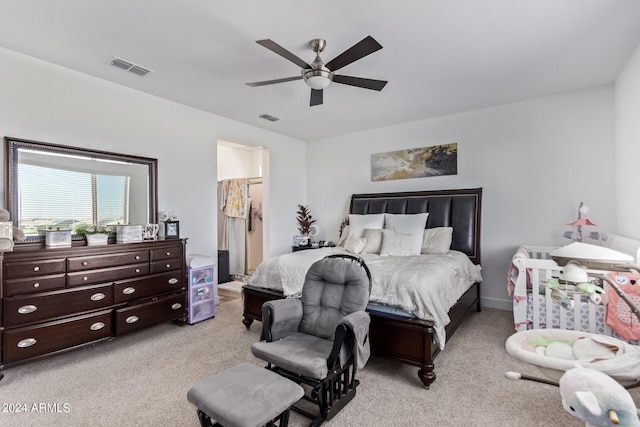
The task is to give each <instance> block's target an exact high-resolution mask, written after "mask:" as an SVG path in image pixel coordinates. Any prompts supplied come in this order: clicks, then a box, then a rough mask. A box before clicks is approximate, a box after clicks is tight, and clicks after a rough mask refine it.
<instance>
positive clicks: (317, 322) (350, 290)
mask: <svg viewBox="0 0 640 427" xmlns="http://www.w3.org/2000/svg"><path fill="white" fill-rule="evenodd" d="M301 300H302V309H303V316H302V321H301V322H300V332H303V333H307V334H310V335H315V336H317V337H320V338H325V339H329V340H333V337H334V334H335V331H336V326H337V325H338V322H339V321H340V319H342V318H343V317H344V316H346V315H348V314H351V313H353V312H355V311H360V310H364V309H365V308H366V307H367V303H368V302H369V277H368V276H367V273H366V271H365V270H364V268H362V266H361V265H360V264H358V263H357V262H354V261H352V260H350V259H347V258H323V259H321V260H320V261H317V262H315V263H313V265H312V266H311V267H310V268H309V270H308V271H307V275H306V277H305V283H304V286H303V288H302V297H301ZM327 354H328V353H327Z"/></svg>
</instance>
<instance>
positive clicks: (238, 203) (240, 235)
mask: <svg viewBox="0 0 640 427" xmlns="http://www.w3.org/2000/svg"><path fill="white" fill-rule="evenodd" d="M268 179H269V177H268V150H266V149H264V148H263V147H256V146H250V145H244V144H239V143H235V142H229V141H222V140H218V212H217V214H218V249H219V250H220V251H228V253H227V254H224V252H223V255H225V256H224V257H223V259H221V262H223V261H226V260H224V258H228V265H229V275H230V280H231V281H235V282H241V281H245V280H246V279H247V278H248V277H249V276H250V275H251V274H252V273H253V272H254V271H255V269H256V267H257V266H258V265H259V264H260V263H261V262H262V260H263V259H264V258H265V257H266V256H267V252H268V249H266V248H268V235H267V230H268V227H267V226H266V224H265V223H266V221H267V217H268V212H267V210H268V194H269V185H268ZM219 268H224V266H220V267H219Z"/></svg>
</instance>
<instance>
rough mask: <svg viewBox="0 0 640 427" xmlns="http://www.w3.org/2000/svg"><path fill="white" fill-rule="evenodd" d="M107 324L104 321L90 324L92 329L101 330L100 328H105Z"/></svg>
mask: <svg viewBox="0 0 640 427" xmlns="http://www.w3.org/2000/svg"><path fill="white" fill-rule="evenodd" d="M104 326H105V324H104V323H103V322H96V323H94V324H93V325H91V326H90V328H91V330H92V331H99V330H100V329H102V328H104Z"/></svg>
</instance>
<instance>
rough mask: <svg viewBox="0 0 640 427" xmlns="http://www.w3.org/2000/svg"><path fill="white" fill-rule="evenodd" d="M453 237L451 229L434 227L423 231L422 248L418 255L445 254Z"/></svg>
mask: <svg viewBox="0 0 640 427" xmlns="http://www.w3.org/2000/svg"><path fill="white" fill-rule="evenodd" d="M452 236H453V228H452V227H434V228H427V229H426V230H424V237H423V239H422V248H421V249H420V253H423V254H446V253H447V252H449V249H450V248H451V239H452Z"/></svg>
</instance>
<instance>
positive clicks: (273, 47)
mask: <svg viewBox="0 0 640 427" xmlns="http://www.w3.org/2000/svg"><path fill="white" fill-rule="evenodd" d="M256 43H258V44H259V45H261V46H264V47H266V48H267V49H269V50H270V51H272V52H275V53H277V54H278V55H280V56H282V57H283V58H284V59H288V60H289V61H291V62H293V63H294V64H296V65H297V66H298V67H300V68H311V65H309V64H307V63H306V62H305V61H303V60H302V59H300V58H298V57H297V56H295V55H294V54H293V53H291V52H289V51H288V50H287V49H285V48H283V47H282V46H280V45H279V44H278V43H276V42H274V41H273V40H271V39H265V40H258V41H256Z"/></svg>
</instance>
